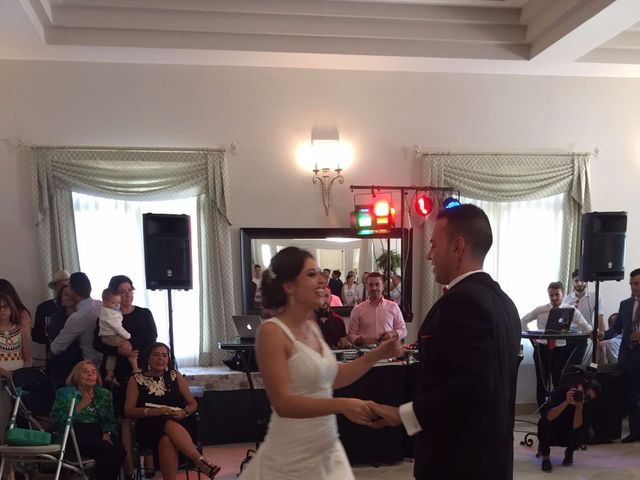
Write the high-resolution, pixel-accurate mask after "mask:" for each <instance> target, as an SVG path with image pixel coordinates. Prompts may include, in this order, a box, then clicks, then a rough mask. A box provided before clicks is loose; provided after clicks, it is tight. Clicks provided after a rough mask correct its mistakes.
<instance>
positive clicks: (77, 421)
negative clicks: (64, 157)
mask: <svg viewBox="0 0 640 480" xmlns="http://www.w3.org/2000/svg"><path fill="white" fill-rule="evenodd" d="M98 383H99V379H98V371H97V370H96V367H95V366H94V365H93V363H91V362H90V361H88V360H83V361H81V362H79V363H78V364H76V366H75V367H73V370H72V371H71V374H70V375H69V377H68V378H67V386H66V387H63V388H60V389H59V390H58V391H57V392H56V399H55V401H54V403H53V408H52V410H51V416H52V417H53V419H54V421H55V423H56V429H57V431H58V432H60V433H61V432H62V431H63V430H64V425H65V420H66V418H67V413H68V412H69V405H70V404H71V400H72V399H73V398H74V397H77V398H78V400H77V401H76V406H75V408H74V410H75V411H74V414H73V418H72V420H73V429H74V431H75V434H76V438H77V439H78V446H79V447H80V454H81V455H83V456H86V457H88V458H93V459H94V460H95V462H96V479H97V480H114V479H116V478H118V474H119V472H120V468H121V467H122V462H123V460H124V449H123V448H122V445H121V444H120V443H119V442H117V441H116V440H117V439H116V433H117V431H118V430H117V428H118V427H117V422H116V417H115V415H114V413H113V397H112V396H111V392H110V391H109V390H107V389H106V388H102V387H100V386H99V385H98ZM67 448H69V447H67ZM67 451H69V450H67Z"/></svg>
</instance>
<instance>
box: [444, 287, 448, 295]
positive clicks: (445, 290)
mask: <svg viewBox="0 0 640 480" xmlns="http://www.w3.org/2000/svg"><path fill="white" fill-rule="evenodd" d="M448 291H449V287H442V294H443V295H446V294H447V292H448Z"/></svg>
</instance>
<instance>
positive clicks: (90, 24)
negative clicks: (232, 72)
mask: <svg viewBox="0 0 640 480" xmlns="http://www.w3.org/2000/svg"><path fill="white" fill-rule="evenodd" d="M54 19H55V21H54V25H55V26H56V27H71V28H99V29H115V30H123V34H126V33H127V32H126V31H127V30H151V31H172V32H180V31H182V32H209V33H214V32H218V33H237V34H251V35H255V34H266V35H268V34H273V35H280V34H281V35H302V36H326V37H341V38H388V39H409V40H441V41H463V42H487V43H517V44H521V43H524V37H525V27H524V26H521V25H517V24H516V25H488V24H484V23H480V24H471V23H458V22H443V21H434V20H430V21H427V20H395V19H378V18H349V17H321V16H314V15H291V14H289V15H283V14H250V13H227V12H199V13H198V12H175V11H174V12H170V11H155V12H154V11H146V10H141V9H131V10H127V12H126V13H123V12H122V11H118V10H116V9H110V10H102V11H97V10H96V9H87V8H85V9H72V10H66V11H62V12H57V13H56V15H55V17H54Z"/></svg>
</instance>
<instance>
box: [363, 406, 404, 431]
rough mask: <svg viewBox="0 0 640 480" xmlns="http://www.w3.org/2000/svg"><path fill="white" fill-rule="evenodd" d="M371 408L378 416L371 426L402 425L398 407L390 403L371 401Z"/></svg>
mask: <svg viewBox="0 0 640 480" xmlns="http://www.w3.org/2000/svg"><path fill="white" fill-rule="evenodd" d="M369 408H370V409H371V410H372V411H373V413H375V414H376V415H377V418H376V419H375V420H374V421H373V422H372V424H371V427H373V428H383V427H397V426H399V425H402V420H401V419H400V411H399V410H398V407H392V406H390V405H380V404H379V403H375V402H369Z"/></svg>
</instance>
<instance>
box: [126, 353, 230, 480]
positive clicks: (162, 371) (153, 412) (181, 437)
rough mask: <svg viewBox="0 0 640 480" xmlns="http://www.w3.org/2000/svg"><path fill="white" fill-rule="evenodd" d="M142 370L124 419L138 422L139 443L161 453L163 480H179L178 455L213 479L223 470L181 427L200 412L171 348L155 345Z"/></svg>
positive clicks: (134, 381) (130, 391)
mask: <svg viewBox="0 0 640 480" xmlns="http://www.w3.org/2000/svg"><path fill="white" fill-rule="evenodd" d="M140 366H141V368H142V369H143V370H144V371H143V372H141V373H136V374H134V375H133V376H132V377H131V378H130V379H129V383H128V385H127V396H126V399H125V403H124V411H125V415H126V416H127V417H129V418H137V419H138V420H137V422H136V441H137V443H138V444H140V445H141V446H143V447H145V448H149V449H151V450H153V451H157V452H158V457H159V460H160V470H161V471H162V478H163V479H164V480H172V479H175V478H176V475H177V472H178V451H180V452H181V453H182V454H183V455H185V456H186V457H188V458H189V459H191V460H193V462H194V463H195V464H196V466H197V467H198V469H199V470H200V471H201V472H202V473H204V474H205V475H207V476H208V477H209V478H214V477H215V476H216V475H217V474H218V472H219V471H220V467H218V466H217V465H212V464H210V463H209V462H208V461H207V460H206V459H205V458H204V457H203V456H201V455H200V452H198V450H196V448H195V446H194V445H193V440H192V439H191V436H190V435H189V432H187V430H186V429H185V428H184V426H183V425H182V423H181V422H182V420H184V419H185V418H186V417H188V416H189V415H192V414H193V413H194V412H195V411H196V410H197V409H198V404H197V403H196V401H195V399H194V398H193V396H192V395H191V393H190V392H189V388H188V387H187V382H186V381H185V379H184V377H183V376H182V375H181V374H180V373H179V372H178V371H177V370H176V368H175V363H174V360H173V356H172V355H171V351H170V350H169V347H167V346H166V345H165V344H164V343H159V342H158V343H154V344H152V345H151V346H150V347H149V348H148V349H147V351H146V352H145V355H143V356H142V359H141V361H140Z"/></svg>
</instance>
